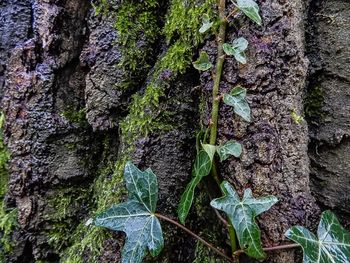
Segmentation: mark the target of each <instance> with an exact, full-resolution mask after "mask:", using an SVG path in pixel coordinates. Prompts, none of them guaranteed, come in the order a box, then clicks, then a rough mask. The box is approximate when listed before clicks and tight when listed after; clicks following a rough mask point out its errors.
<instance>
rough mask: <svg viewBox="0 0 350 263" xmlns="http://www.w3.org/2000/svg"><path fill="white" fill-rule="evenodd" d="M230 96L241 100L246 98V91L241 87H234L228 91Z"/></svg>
mask: <svg viewBox="0 0 350 263" xmlns="http://www.w3.org/2000/svg"><path fill="white" fill-rule="evenodd" d="M230 94H231V95H232V96H235V97H239V98H241V99H245V98H246V97H247V90H246V89H245V88H243V87H242V86H236V87H235V88H233V89H232V90H231V91H230Z"/></svg>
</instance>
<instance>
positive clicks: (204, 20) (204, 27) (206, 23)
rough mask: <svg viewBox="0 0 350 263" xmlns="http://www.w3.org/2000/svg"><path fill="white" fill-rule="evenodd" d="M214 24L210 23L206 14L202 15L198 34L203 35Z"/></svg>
mask: <svg viewBox="0 0 350 263" xmlns="http://www.w3.org/2000/svg"><path fill="white" fill-rule="evenodd" d="M213 24H214V22H210V17H209V15H208V14H205V15H203V18H202V27H201V28H200V29H199V33H201V34H203V33H205V32H207V31H208V30H209V29H210V28H211V27H212V26H213Z"/></svg>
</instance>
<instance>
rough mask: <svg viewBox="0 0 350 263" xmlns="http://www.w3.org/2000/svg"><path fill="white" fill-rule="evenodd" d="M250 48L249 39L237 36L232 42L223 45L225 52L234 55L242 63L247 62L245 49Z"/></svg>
mask: <svg viewBox="0 0 350 263" xmlns="http://www.w3.org/2000/svg"><path fill="white" fill-rule="evenodd" d="M247 48H248V41H247V40H246V39H245V38H243V37H240V38H237V39H236V40H234V41H233V42H232V44H227V43H225V44H224V45H223V49H224V52H225V53H226V54H227V55H229V56H234V57H235V59H236V60H237V61H238V62H240V63H241V64H246V63H247V58H246V55H245V53H244V51H245V50H246V49H247Z"/></svg>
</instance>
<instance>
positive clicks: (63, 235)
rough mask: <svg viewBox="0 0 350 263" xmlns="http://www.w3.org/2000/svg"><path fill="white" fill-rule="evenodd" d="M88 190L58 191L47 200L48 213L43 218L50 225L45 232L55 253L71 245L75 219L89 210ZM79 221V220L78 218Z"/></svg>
mask: <svg viewBox="0 0 350 263" xmlns="http://www.w3.org/2000/svg"><path fill="white" fill-rule="evenodd" d="M89 197H90V192H89V189H85V188H81V189H76V188H73V189H58V190H57V191H55V194H54V196H51V197H50V198H48V208H47V209H48V211H47V212H46V214H45V216H44V218H45V220H47V221H48V222H49V223H50V229H49V230H47V236H48V237H49V244H50V245H51V246H52V247H53V248H54V250H55V251H56V252H58V253H59V252H62V250H63V249H64V248H65V247H67V246H69V244H71V233H72V231H73V230H74V228H75V227H76V223H75V222H76V220H77V217H78V218H79V214H78V213H81V212H82V211H85V213H86V211H87V210H88V208H89V199H90V198H89ZM80 219H81V218H80Z"/></svg>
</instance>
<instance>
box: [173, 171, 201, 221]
mask: <svg viewBox="0 0 350 263" xmlns="http://www.w3.org/2000/svg"><path fill="white" fill-rule="evenodd" d="M200 181H201V178H199V177H193V178H192V180H191V181H190V183H189V184H188V185H187V186H186V189H185V192H183V194H182V196H181V199H180V204H179V207H178V210H177V214H178V217H179V220H180V222H181V224H183V225H184V224H185V221H186V218H187V216H188V213H189V212H190V209H191V206H192V203H193V198H194V190H195V189H196V187H197V185H198V184H199V183H200Z"/></svg>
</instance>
